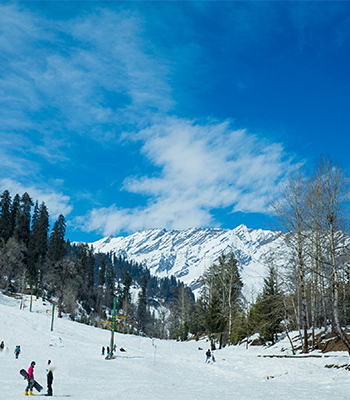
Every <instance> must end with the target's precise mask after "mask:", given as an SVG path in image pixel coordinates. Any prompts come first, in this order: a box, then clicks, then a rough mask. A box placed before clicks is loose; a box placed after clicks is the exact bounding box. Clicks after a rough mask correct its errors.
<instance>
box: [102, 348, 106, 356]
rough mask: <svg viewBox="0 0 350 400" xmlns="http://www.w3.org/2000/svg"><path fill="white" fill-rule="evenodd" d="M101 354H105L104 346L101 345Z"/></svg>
mask: <svg viewBox="0 0 350 400" xmlns="http://www.w3.org/2000/svg"><path fill="white" fill-rule="evenodd" d="M102 355H103V356H104V355H105V347H104V346H103V347H102Z"/></svg>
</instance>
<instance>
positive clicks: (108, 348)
mask: <svg viewBox="0 0 350 400" xmlns="http://www.w3.org/2000/svg"><path fill="white" fill-rule="evenodd" d="M107 357H109V347H108V346H107Z"/></svg>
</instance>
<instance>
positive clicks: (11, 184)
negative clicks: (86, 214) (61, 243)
mask: <svg viewBox="0 0 350 400" xmlns="http://www.w3.org/2000/svg"><path fill="white" fill-rule="evenodd" d="M0 190H1V192H3V191H4V190H8V191H9V192H10V194H11V197H12V198H13V197H14V196H15V195H16V194H19V195H20V196H22V195H23V193H25V192H27V193H28V194H29V195H30V196H31V198H32V200H33V202H35V201H36V200H38V201H39V204H40V203H41V202H44V203H45V204H46V207H47V208H48V211H49V214H50V219H51V222H52V220H55V219H57V217H58V216H59V215H60V214H63V215H64V216H67V215H69V214H70V213H71V211H72V209H73V207H72V206H71V205H70V204H69V203H70V198H69V197H68V196H65V195H64V194H63V193H57V192H54V191H52V190H51V189H38V188H36V187H35V186H25V185H22V184H21V183H19V182H16V181H14V180H12V179H1V180H0Z"/></svg>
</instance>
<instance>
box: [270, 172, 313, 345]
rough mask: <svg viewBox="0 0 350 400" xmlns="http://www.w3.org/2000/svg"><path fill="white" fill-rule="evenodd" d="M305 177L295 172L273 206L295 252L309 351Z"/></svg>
mask: <svg viewBox="0 0 350 400" xmlns="http://www.w3.org/2000/svg"><path fill="white" fill-rule="evenodd" d="M305 184H306V178H305V174H304V172H303V170H302V168H299V169H298V170H296V171H294V172H292V173H291V174H290V175H289V177H288V179H287V180H286V181H285V182H284V184H283V186H282V187H281V197H280V198H278V199H275V200H273V201H272V204H271V206H272V209H273V210H274V211H275V213H276V215H277V217H278V219H279V221H280V224H281V228H282V229H281V230H282V231H284V232H285V240H286V243H287V245H288V246H289V247H290V248H291V249H292V251H293V252H294V253H295V255H296V257H295V259H296V265H295V268H296V271H297V277H298V285H297V287H298V293H299V308H298V309H299V313H300V318H298V319H299V321H300V322H301V325H302V330H303V332H304V341H303V353H307V352H308V335H307V329H308V322H307V319H308V318H307V315H308V310H307V299H306V285H305V275H306V264H305V257H306V240H307V238H306V235H305V232H306V225H305V216H306V207H307V196H306V192H305Z"/></svg>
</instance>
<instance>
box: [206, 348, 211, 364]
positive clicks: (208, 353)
mask: <svg viewBox="0 0 350 400" xmlns="http://www.w3.org/2000/svg"><path fill="white" fill-rule="evenodd" d="M205 355H206V356H207V358H206V359H205V362H210V357H211V352H210V349H208V351H207V352H206V353H205Z"/></svg>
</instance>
